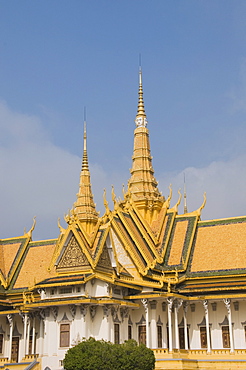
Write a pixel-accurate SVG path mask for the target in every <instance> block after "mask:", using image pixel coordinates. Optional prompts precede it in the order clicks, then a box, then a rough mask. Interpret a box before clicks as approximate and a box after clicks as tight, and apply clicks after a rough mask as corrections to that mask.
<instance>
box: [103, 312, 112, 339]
mask: <svg viewBox="0 0 246 370" xmlns="http://www.w3.org/2000/svg"><path fill="white" fill-rule="evenodd" d="M110 313H111V308H110V307H109V306H103V320H104V321H105V322H106V325H107V340H108V341H110V340H111V328H110Z"/></svg>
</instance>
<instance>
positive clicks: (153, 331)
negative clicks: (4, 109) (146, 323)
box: [149, 300, 157, 348]
mask: <svg viewBox="0 0 246 370" xmlns="http://www.w3.org/2000/svg"><path fill="white" fill-rule="evenodd" d="M149 304H150V309H151V321H150V323H151V324H150V325H151V326H150V327H151V330H150V334H151V343H150V346H151V348H157V324H156V306H157V301H155V300H154V301H150V302H149Z"/></svg>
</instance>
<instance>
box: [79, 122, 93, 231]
mask: <svg viewBox="0 0 246 370" xmlns="http://www.w3.org/2000/svg"><path fill="white" fill-rule="evenodd" d="M86 144H87V137H86V120H84V152H83V159H82V169H81V173H80V183H79V192H78V194H77V200H76V202H75V203H74V215H76V216H77V218H78V220H79V221H80V222H81V223H82V224H83V225H84V227H85V229H86V230H87V232H88V233H90V232H91V231H92V230H93V227H94V225H95V224H96V223H97V221H98V213H97V211H96V206H95V203H94V200H93V194H92V191H91V179H90V171H89V164H88V155H87V147H86Z"/></svg>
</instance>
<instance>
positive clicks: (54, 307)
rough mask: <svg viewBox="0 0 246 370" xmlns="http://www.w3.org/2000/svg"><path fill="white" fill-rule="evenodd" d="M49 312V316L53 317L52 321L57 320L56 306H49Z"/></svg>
mask: <svg viewBox="0 0 246 370" xmlns="http://www.w3.org/2000/svg"><path fill="white" fill-rule="evenodd" d="M50 310H51V314H52V315H53V317H54V321H56V320H57V316H58V310H59V308H58V307H57V306H51V307H50Z"/></svg>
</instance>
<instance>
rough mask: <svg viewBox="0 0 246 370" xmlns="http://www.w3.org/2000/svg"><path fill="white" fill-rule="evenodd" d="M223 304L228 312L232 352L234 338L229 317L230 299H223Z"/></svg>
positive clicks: (232, 350) (232, 349)
mask: <svg viewBox="0 0 246 370" xmlns="http://www.w3.org/2000/svg"><path fill="white" fill-rule="evenodd" d="M224 303H225V306H226V308H227V312H228V324H229V335H230V346H231V350H230V352H231V353H233V352H234V339H233V329H232V319H231V300H230V299H228V298H226V299H224Z"/></svg>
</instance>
